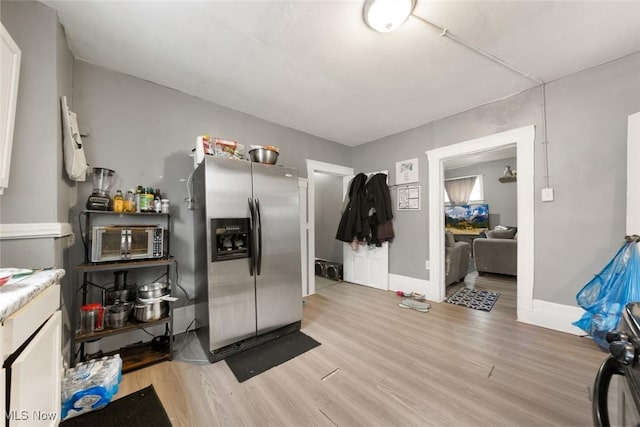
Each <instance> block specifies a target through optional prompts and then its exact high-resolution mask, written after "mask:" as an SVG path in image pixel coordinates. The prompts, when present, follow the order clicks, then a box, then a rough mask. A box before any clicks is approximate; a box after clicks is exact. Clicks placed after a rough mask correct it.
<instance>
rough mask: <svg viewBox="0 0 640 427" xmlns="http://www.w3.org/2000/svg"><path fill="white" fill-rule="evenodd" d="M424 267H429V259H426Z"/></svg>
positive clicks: (426, 268)
mask: <svg viewBox="0 0 640 427" xmlns="http://www.w3.org/2000/svg"><path fill="white" fill-rule="evenodd" d="M424 269H425V270H428V269H429V260H426V261H425V262H424Z"/></svg>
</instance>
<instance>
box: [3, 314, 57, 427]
mask: <svg viewBox="0 0 640 427" xmlns="http://www.w3.org/2000/svg"><path fill="white" fill-rule="evenodd" d="M60 319H61V316H60V311H56V312H55V313H54V314H53V315H52V316H51V317H50V318H49V320H47V322H46V323H45V324H44V326H43V327H42V329H40V331H39V332H38V333H37V334H36V335H35V336H34V337H33V339H31V340H30V341H29V344H28V345H27V346H26V347H25V349H24V350H23V351H22V352H21V353H20V355H19V356H18V357H17V358H16V360H15V361H14V362H13V364H12V365H11V384H10V387H11V391H10V392H9V396H10V401H9V412H8V414H9V416H8V418H9V427H18V426H19V427H26V426H56V425H58V423H59V422H60V395H61V394H60V387H61V376H62V372H61V371H62V356H61V354H60V340H61V335H60V331H61V321H60Z"/></svg>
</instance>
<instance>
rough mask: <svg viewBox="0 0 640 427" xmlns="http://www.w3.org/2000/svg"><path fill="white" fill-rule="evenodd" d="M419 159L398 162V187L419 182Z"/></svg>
mask: <svg viewBox="0 0 640 427" xmlns="http://www.w3.org/2000/svg"><path fill="white" fill-rule="evenodd" d="M418 179H419V173H418V158H417V157H416V158H415V159H408V160H401V161H399V162H396V185H401V184H409V183H411V182H418Z"/></svg>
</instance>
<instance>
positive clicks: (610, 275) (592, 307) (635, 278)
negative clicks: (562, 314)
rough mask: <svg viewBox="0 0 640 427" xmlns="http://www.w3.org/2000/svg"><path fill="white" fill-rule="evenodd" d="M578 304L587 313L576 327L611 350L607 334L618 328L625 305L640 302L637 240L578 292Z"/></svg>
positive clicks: (626, 243) (639, 259)
mask: <svg viewBox="0 0 640 427" xmlns="http://www.w3.org/2000/svg"><path fill="white" fill-rule="evenodd" d="M576 300H577V301H578V305H580V307H582V308H583V309H584V310H585V311H586V313H585V314H584V315H583V316H582V318H581V319H580V320H578V321H576V322H573V325H575V326H577V327H579V328H580V329H582V330H583V331H585V332H587V333H588V334H589V335H591V337H592V338H593V340H594V341H595V342H596V343H597V344H598V345H599V346H600V347H601V348H602V349H603V350H608V348H609V343H608V342H607V340H606V339H605V336H606V334H607V332H609V331H612V330H614V329H616V328H617V327H618V323H619V322H620V317H621V316H622V310H623V309H624V307H625V305H627V304H628V303H630V302H637V301H640V254H639V252H638V241H637V239H635V238H627V241H626V242H625V243H624V245H622V247H621V248H620V249H619V250H618V252H617V253H616V255H615V256H614V257H613V258H612V259H611V261H609V263H608V264H607V265H606V266H605V267H604V268H603V269H602V271H601V272H600V273H599V274H597V275H596V276H595V277H594V278H593V279H592V280H591V281H590V282H589V283H587V284H586V285H585V286H584V287H583V288H582V289H581V290H580V291H579V292H578V294H577V295H576Z"/></svg>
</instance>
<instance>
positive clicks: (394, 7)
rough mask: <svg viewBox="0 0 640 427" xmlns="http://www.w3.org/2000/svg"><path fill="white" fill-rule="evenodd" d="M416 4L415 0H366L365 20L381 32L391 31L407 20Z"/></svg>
mask: <svg viewBox="0 0 640 427" xmlns="http://www.w3.org/2000/svg"><path fill="white" fill-rule="evenodd" d="M415 4H416V2H415V0H366V1H365V3H364V22H366V23H367V25H368V26H370V27H371V28H373V29H374V30H376V31H378V32H380V33H389V32H391V31H393V30H396V29H398V28H399V27H400V26H401V25H402V24H403V23H404V21H406V20H407V18H408V17H409V15H411V12H412V11H413V7H414V6H415Z"/></svg>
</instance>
